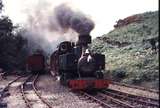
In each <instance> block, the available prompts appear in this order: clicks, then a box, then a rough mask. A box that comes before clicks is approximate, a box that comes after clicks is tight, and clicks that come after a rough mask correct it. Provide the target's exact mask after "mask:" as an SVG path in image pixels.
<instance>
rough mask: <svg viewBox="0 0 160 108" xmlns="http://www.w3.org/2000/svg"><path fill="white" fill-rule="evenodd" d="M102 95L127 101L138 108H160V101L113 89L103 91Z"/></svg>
mask: <svg viewBox="0 0 160 108" xmlns="http://www.w3.org/2000/svg"><path fill="white" fill-rule="evenodd" d="M102 94H103V95H104V96H111V97H113V98H117V99H119V100H121V101H125V102H127V103H129V104H131V105H133V106H135V107H136V108H159V100H158V99H152V98H146V97H141V96H137V95H131V94H128V93H124V92H120V91H115V90H111V89H107V90H103V91H102Z"/></svg>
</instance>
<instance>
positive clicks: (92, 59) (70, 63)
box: [50, 35, 109, 90]
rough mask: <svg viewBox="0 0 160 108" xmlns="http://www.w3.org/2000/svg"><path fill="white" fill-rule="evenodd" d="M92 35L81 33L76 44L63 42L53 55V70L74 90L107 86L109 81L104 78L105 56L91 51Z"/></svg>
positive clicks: (61, 80)
mask: <svg viewBox="0 0 160 108" xmlns="http://www.w3.org/2000/svg"><path fill="white" fill-rule="evenodd" d="M89 43H91V36H90V35H80V36H79V40H78V42H77V43H76V44H74V43H73V42H69V41H64V42H61V43H60V44H59V46H58V49H57V50H56V51H55V52H54V53H53V54H52V55H51V61H50V66H51V69H52V71H53V72H54V73H55V74H56V75H59V76H60V83H61V84H62V85H65V86H69V87H70V88H71V89H73V90H86V89H103V88H107V87H108V85H109V81H108V80H105V79H104V78H103V73H102V71H103V70H104V69H105V56H104V55H103V54H97V53H95V54H94V53H91V52H90V51H89V49H88V44H89Z"/></svg>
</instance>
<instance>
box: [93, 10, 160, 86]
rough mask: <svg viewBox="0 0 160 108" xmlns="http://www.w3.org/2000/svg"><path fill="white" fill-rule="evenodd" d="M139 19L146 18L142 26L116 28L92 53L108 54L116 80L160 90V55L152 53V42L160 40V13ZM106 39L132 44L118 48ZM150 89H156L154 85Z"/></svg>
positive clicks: (97, 40) (107, 59)
mask: <svg viewBox="0 0 160 108" xmlns="http://www.w3.org/2000/svg"><path fill="white" fill-rule="evenodd" d="M138 15H139V16H141V18H142V19H141V22H138V23H135V22H134V23H131V24H129V25H126V26H124V27H121V28H116V29H114V30H112V31H110V32H109V33H108V34H105V35H103V36H101V37H100V38H96V39H95V40H93V42H92V46H91V49H92V50H93V51H94V52H100V53H103V54H105V56H106V65H107V69H108V68H109V70H110V74H111V76H112V78H113V80H115V79H118V80H121V81H122V82H125V83H130V84H139V85H140V84H143V83H144V82H146V83H148V82H149V83H150V82H152V84H154V87H156V86H157V87H158V85H157V84H158V83H157V79H158V80H159V60H158V55H159V54H158V53H159V52H158V51H157V52H155V51H153V50H152V45H151V44H150V41H149V39H153V38H155V37H158V36H159V30H158V11H156V12H147V13H143V14H138ZM105 38H108V39H111V40H114V41H119V43H124V42H128V43H130V44H128V45H126V46H123V47H117V46H116V45H113V44H110V43H107V42H106V41H105ZM156 39H158V38H156ZM156 41H157V42H158V40H156ZM150 87H153V86H152V85H150Z"/></svg>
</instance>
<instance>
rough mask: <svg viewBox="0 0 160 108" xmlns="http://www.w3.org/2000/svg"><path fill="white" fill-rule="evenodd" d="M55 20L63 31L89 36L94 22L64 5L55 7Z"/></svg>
mask: <svg viewBox="0 0 160 108" xmlns="http://www.w3.org/2000/svg"><path fill="white" fill-rule="evenodd" d="M54 14H55V16H56V20H57V21H58V24H59V25H60V27H62V28H63V29H65V30H66V29H69V28H71V29H73V30H74V31H76V32H77V33H79V34H81V35H83V34H84V35H85V34H89V33H90V32H91V30H92V29H93V28H94V22H93V21H92V20H91V19H89V18H88V17H86V15H84V14H83V13H81V12H76V11H73V10H71V8H69V7H67V5H65V4H61V5H59V6H57V7H56V8H55V10H54Z"/></svg>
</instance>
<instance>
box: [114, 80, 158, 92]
mask: <svg viewBox="0 0 160 108" xmlns="http://www.w3.org/2000/svg"><path fill="white" fill-rule="evenodd" d="M111 83H112V84H113V85H119V86H124V87H129V88H134V89H139V90H143V91H148V92H153V93H157V94H159V90H155V89H149V88H145V87H140V86H135V85H128V84H124V83H119V82H115V81H112V82H111Z"/></svg>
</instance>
